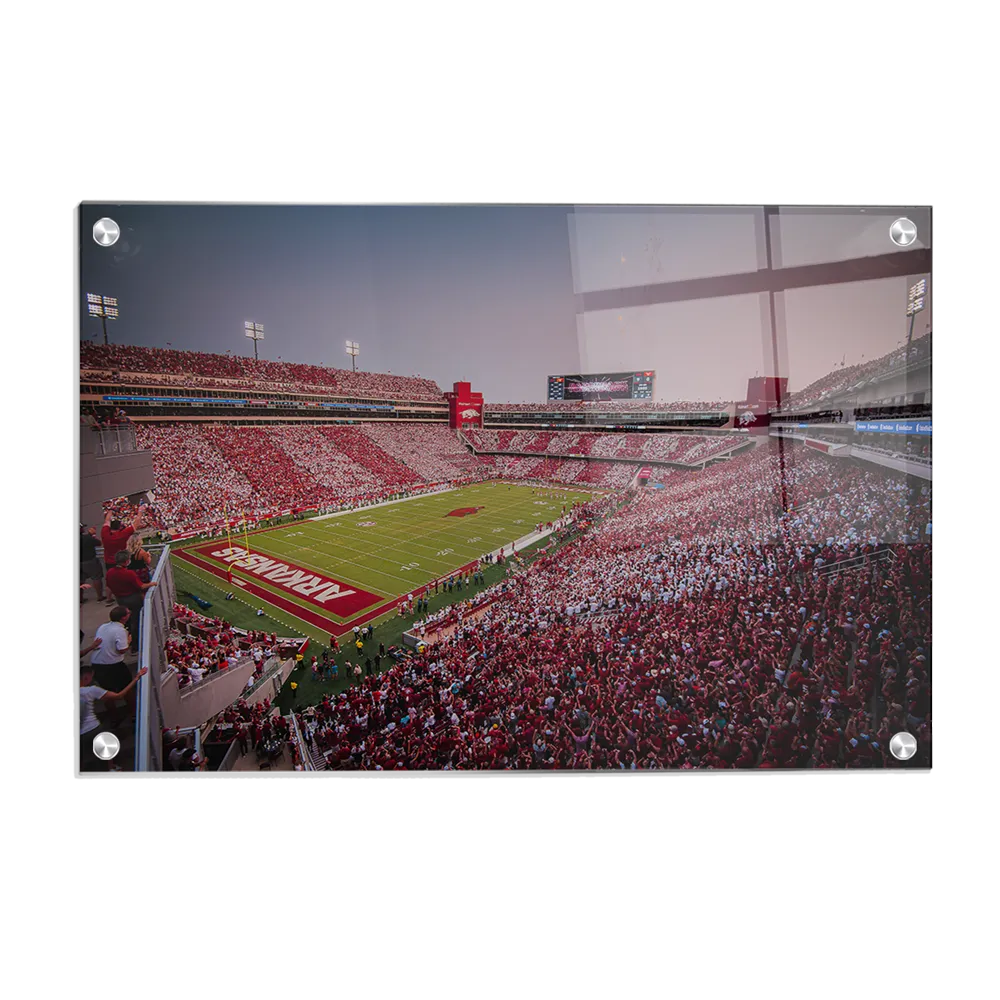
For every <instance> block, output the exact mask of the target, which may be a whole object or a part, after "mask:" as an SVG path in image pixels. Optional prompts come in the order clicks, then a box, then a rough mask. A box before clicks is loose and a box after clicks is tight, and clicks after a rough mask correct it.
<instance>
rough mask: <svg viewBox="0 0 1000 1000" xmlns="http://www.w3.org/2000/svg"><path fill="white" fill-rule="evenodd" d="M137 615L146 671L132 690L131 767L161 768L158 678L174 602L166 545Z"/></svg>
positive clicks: (141, 652)
mask: <svg viewBox="0 0 1000 1000" xmlns="http://www.w3.org/2000/svg"><path fill="white" fill-rule="evenodd" d="M152 582H154V583H156V584H157V586H155V587H150V588H149V590H147V591H146V597H145V600H144V601H143V604H142V611H141V612H140V614H139V667H140V668H145V669H146V671H147V673H146V674H145V676H143V677H141V678H140V679H139V684H138V687H137V690H136V715H135V770H136V771H162V770H163V708H162V705H161V704H160V680H161V677H162V672H163V668H164V665H165V654H164V645H165V643H166V639H167V631H168V629H169V627H170V616H171V611H172V609H173V603H174V578H173V573H172V571H171V568H170V546H169V545H168V546H166V547H165V548H164V550H163V552H162V553H161V555H160V560H159V562H158V563H157V566H156V570H155V571H154V573H153V576H152Z"/></svg>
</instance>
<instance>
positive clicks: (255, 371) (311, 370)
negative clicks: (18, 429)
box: [80, 341, 443, 400]
mask: <svg viewBox="0 0 1000 1000" xmlns="http://www.w3.org/2000/svg"><path fill="white" fill-rule="evenodd" d="M80 367H81V368H82V369H86V370H93V371H107V372H110V373H113V374H114V373H119V374H120V373H123V372H127V373H133V374H134V373H148V374H152V375H159V376H170V377H171V379H172V382H171V383H170V384H176V385H188V386H191V387H202V388H205V387H211V388H250V389H264V388H271V389H274V390H275V391H281V392H297V393H311V392H316V391H320V392H326V393H331V392H333V393H337V394H340V395H352V396H378V397H382V398H387V399H393V398H402V399H433V400H441V399H442V398H443V397H442V393H441V389H440V388H439V387H438V385H437V384H436V383H435V382H433V381H431V380H430V379H426V378H421V377H420V376H419V375H416V376H406V375H393V374H392V373H391V372H386V373H379V372H353V371H347V370H346V369H341V368H327V367H325V366H321V365H304V364H296V363H292V362H287V361H265V360H263V359H262V360H257V359H255V358H251V357H244V356H242V355H235V354H207V353H205V352H202V351H174V350H166V349H161V348H157V347H134V346H130V345H124V344H111V345H105V344H91V343H88V342H86V341H84V342H81V344H80ZM117 380H119V379H116V381H117Z"/></svg>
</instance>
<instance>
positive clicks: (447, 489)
mask: <svg viewBox="0 0 1000 1000" xmlns="http://www.w3.org/2000/svg"><path fill="white" fill-rule="evenodd" d="M464 489H466V487H465V486H445V487H444V489H440V490H428V491H427V492H426V493H414V495H413V496H412V497H400V498H399V499H398V500H383V501H382V502H381V503H370V504H365V505H364V506H362V507H350V508H348V509H347V510H337V511H334V512H333V513H332V514H317V515H316V516H315V517H307V518H304V520H306V521H326V520H328V519H329V518H331V517H345V516H346V515H348V514H357V513H358V512H359V511H363V510H375V508H376V507H391V506H392V505H393V504H394V503H409V502H410V501H411V500H419V499H420V498H421V497H436V496H438V495H439V494H441V493H453V492H454V491H455V490H464ZM281 527H282V528H283V527H284V525H281Z"/></svg>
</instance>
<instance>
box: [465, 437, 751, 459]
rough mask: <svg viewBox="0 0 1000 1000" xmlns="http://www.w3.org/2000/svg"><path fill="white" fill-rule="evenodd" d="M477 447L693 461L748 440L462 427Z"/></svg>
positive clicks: (722, 451)
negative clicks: (469, 428) (468, 428)
mask: <svg viewBox="0 0 1000 1000" xmlns="http://www.w3.org/2000/svg"><path fill="white" fill-rule="evenodd" d="M464 433H465V436H466V438H467V439H468V440H469V442H470V443H471V444H472V445H473V447H474V448H475V449H476V450H477V451H483V452H487V453H495V452H501V451H514V452H536V451H537V452H545V453H546V454H548V455H564V456H570V455H590V456H591V457H592V458H618V459H625V458H627V459H635V460H637V461H642V460H649V461H659V462H679V463H682V464H689V465H690V464H694V463H696V462H704V461H706V460H707V459H709V458H711V457H713V456H715V455H722V454H725V453H726V452H729V451H732V450H733V449H734V448H738V447H741V446H743V445H745V444H747V443H748V440H749V439H748V438H747V437H746V436H745V435H742V434H720V435H714V436H705V435H694V434H663V433H660V434H638V433H629V434H596V433H589V432H588V433H584V434H576V433H574V432H572V431H491V430H483V431H466V432H464Z"/></svg>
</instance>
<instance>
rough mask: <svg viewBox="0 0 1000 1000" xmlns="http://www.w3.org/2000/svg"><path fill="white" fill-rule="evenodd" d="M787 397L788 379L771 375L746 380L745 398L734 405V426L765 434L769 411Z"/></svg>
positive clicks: (768, 421) (769, 420)
mask: <svg viewBox="0 0 1000 1000" xmlns="http://www.w3.org/2000/svg"><path fill="white" fill-rule="evenodd" d="M786 395H788V379H787V378H785V377H781V378H775V377H774V376H773V375H763V376H757V377H755V378H748V379H747V398H746V399H745V400H744V401H743V402H741V403H737V404H736V420H735V423H736V426H737V427H743V428H746V429H747V430H749V431H755V432H756V433H758V434H766V433H767V428H768V425H769V424H770V422H771V418H770V415H769V411H770V410H771V409H772V408H773V407H776V406H779V405H780V404H781V402H782V401H783V400H784V398H785V396H786Z"/></svg>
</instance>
